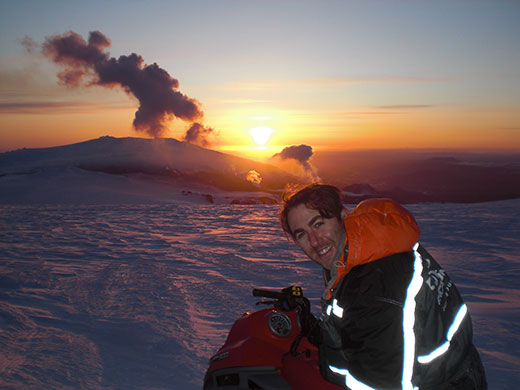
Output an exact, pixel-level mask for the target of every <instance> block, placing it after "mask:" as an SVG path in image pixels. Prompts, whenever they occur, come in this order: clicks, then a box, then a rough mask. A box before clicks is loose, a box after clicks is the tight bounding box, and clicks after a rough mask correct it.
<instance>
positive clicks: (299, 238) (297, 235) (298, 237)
mask: <svg viewBox="0 0 520 390" xmlns="http://www.w3.org/2000/svg"><path fill="white" fill-rule="evenodd" d="M304 235H305V233H303V232H301V233H296V235H295V236H294V238H296V239H297V240H301V239H302V238H303V236H304Z"/></svg>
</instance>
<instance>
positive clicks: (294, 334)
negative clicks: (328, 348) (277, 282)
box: [204, 286, 341, 390]
mask: <svg viewBox="0 0 520 390" xmlns="http://www.w3.org/2000/svg"><path fill="white" fill-rule="evenodd" d="M253 296H257V297H262V298H269V300H261V301H259V302H257V305H258V304H266V305H269V306H271V307H270V308H264V309H261V310H258V311H255V312H252V313H249V312H246V313H244V314H243V315H242V316H241V317H240V318H238V319H237V320H236V321H235V323H234V324H233V326H232V327H231V330H230V332H229V334H228V336H227V339H226V341H225V343H224V345H223V346H222V347H221V348H220V349H219V350H218V351H217V353H215V354H214V355H213V356H212V357H211V358H210V362H209V368H208V370H207V372H206V375H205V378H204V390H290V389H293V390H306V389H320V390H322V389H323V390H339V389H341V388H340V387H338V386H336V385H333V384H332V383H330V382H327V381H326V380H325V379H323V377H322V376H321V374H320V370H319V365H318V348H317V347H315V346H314V345H312V344H311V343H310V342H309V340H308V339H307V337H305V336H304V332H303V331H302V321H304V320H305V318H304V314H305V313H310V304H309V301H308V299H307V298H305V297H304V296H303V293H302V289H301V288H300V287H299V286H289V287H287V288H285V289H283V290H282V291H281V292H280V291H273V290H263V289H253Z"/></svg>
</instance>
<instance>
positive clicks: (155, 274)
mask: <svg viewBox="0 0 520 390" xmlns="http://www.w3.org/2000/svg"><path fill="white" fill-rule="evenodd" d="M408 208H409V209H411V210H412V211H413V212H414V214H415V215H416V217H417V220H418V222H419V224H420V226H421V228H422V236H421V237H422V242H423V244H424V245H425V247H426V248H427V249H428V250H429V251H430V253H432V255H433V256H435V257H436V259H437V260H438V261H439V262H440V263H441V264H442V265H443V266H444V267H445V268H446V270H447V271H448V273H449V274H450V275H451V276H452V278H453V279H454V280H455V283H456V284H457V286H458V287H459V289H460V290H461V292H462V294H463V296H464V297H465V299H466V302H467V303H468V306H469V309H470V313H471V315H472V318H473V323H474V333H475V344H476V345H477V347H478V348H479V350H480V352H481V355H482V358H483V361H484V365H485V367H486V371H487V375H488V381H489V385H490V386H489V388H490V390H510V389H513V388H516V387H517V386H518V383H520V258H519V256H518V254H519V253H520V237H519V232H520V222H519V221H520V200H518V199H517V200H511V201H501V202H493V203H481V204H471V205H464V204H420V205H414V206H409V207H408ZM277 209H278V208H277V207H276V206H267V205H263V206H260V205H259V206H232V205H223V204H220V205H209V204H190V203H178V202H176V203H161V204H146V205H140V204H124V205H101V204H97V205H96V204H91V205H83V206H81V205H73V204H61V205H52V204H42V205H32V206H31V205H17V206H14V205H3V206H0V388H2V389H38V390H39V389H155V390H159V389H182V390H191V389H193V390H195V389H201V387H202V378H203V376H204V372H205V369H206V367H207V360H208V358H209V357H210V356H211V355H212V354H213V353H214V352H215V351H216V350H217V349H218V347H219V346H220V345H221V344H222V343H223V342H224V339H225V336H226V334H227V331H228V329H229V328H230V326H231V324H232V323H233V321H234V319H235V318H236V317H238V316H240V315H241V314H242V313H243V312H245V311H250V310H254V308H255V306H254V303H255V302H256V299H255V298H254V297H252V296H251V289H252V288H253V287H258V286H261V287H270V288H281V287H284V286H287V285H290V284H300V285H302V286H304V290H305V292H306V295H308V296H309V297H311V298H313V299H312V302H313V305H314V306H313V311H314V312H318V297H319V296H320V294H321V288H322V281H321V280H320V275H321V273H320V271H319V269H318V268H317V266H315V265H314V264H312V263H311V262H310V261H308V260H307V259H306V258H305V257H304V255H302V254H300V253H299V252H298V250H297V249H296V248H295V247H294V246H293V245H292V244H291V243H288V242H287V240H286V239H285V237H284V236H283V234H282V232H281V229H280V227H279V225H278V223H277V220H276V214H277Z"/></svg>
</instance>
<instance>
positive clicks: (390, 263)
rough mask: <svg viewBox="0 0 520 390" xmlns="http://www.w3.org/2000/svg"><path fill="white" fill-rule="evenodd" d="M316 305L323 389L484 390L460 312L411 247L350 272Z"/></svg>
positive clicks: (438, 272) (442, 280)
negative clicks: (328, 384) (319, 308)
mask: <svg viewBox="0 0 520 390" xmlns="http://www.w3.org/2000/svg"><path fill="white" fill-rule="evenodd" d="M345 257H346V256H345ZM323 304H324V305H323V313H322V319H321V322H320V327H321V336H322V341H321V344H320V345H319V350H320V369H321V371H322V375H323V376H324V377H325V378H326V379H327V380H329V381H330V382H333V383H336V384H338V385H340V386H344V387H347V388H350V389H352V390H357V389H362V390H368V389H417V388H419V389H422V390H430V389H431V390H433V389H435V390H442V389H468V390H469V389H486V388H487V385H486V380H485V375H484V370H483V367H482V364H481V361H480V357H479V355H478V352H477V351H476V349H475V347H474V346H473V344H472V326H471V318H470V315H469V313H468V312H467V307H466V305H465V304H464V302H463V300H462V298H461V296H460V294H459V292H458V291H457V289H456V287H455V285H454V284H453V281H452V280H451V279H450V278H449V277H448V275H447V274H446V272H445V271H444V270H443V269H442V268H441V267H440V266H439V265H438V264H437V262H436V261H435V260H434V259H433V258H432V256H431V255H430V254H429V253H428V252H427V251H426V250H425V249H424V248H422V247H421V246H419V245H418V244H417V245H416V246H415V247H414V249H413V250H412V251H410V252H402V253H397V254H394V255H390V256H386V257H383V258H381V259H379V260H375V261H371V262H368V263H365V264H361V265H358V266H355V267H354V268H352V269H351V270H350V272H349V273H348V274H347V275H345V276H344V277H343V278H342V279H341V280H340V282H339V284H338V285H337V287H336V288H335V289H333V290H332V296H331V297H330V298H329V299H326V300H324V301H323Z"/></svg>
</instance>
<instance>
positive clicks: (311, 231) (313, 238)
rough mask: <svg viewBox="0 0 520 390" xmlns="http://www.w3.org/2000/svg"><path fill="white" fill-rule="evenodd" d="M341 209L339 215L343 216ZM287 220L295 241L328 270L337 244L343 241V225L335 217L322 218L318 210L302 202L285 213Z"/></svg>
mask: <svg viewBox="0 0 520 390" xmlns="http://www.w3.org/2000/svg"><path fill="white" fill-rule="evenodd" d="M345 214H346V211H345V210H343V211H342V213H341V216H342V217H344V216H345ZM287 222H288V223H289V227H290V229H291V231H292V232H293V235H294V239H295V241H296V243H297V244H298V245H299V246H300V248H302V249H303V251H304V252H305V254H306V255H307V256H309V257H310V259H311V260H312V261H314V262H316V263H318V264H319V265H321V266H322V267H323V268H325V269H328V270H330V269H331V267H332V261H333V260H334V257H335V256H336V252H337V250H338V246H339V245H340V243H343V237H344V233H345V227H344V225H343V221H339V220H338V219H337V218H335V217H332V218H323V217H322V216H321V215H320V212H319V211H318V210H314V209H310V208H308V207H307V206H305V205H304V204H299V205H298V206H295V207H293V208H292V209H291V210H290V211H289V213H288V214H287Z"/></svg>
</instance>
